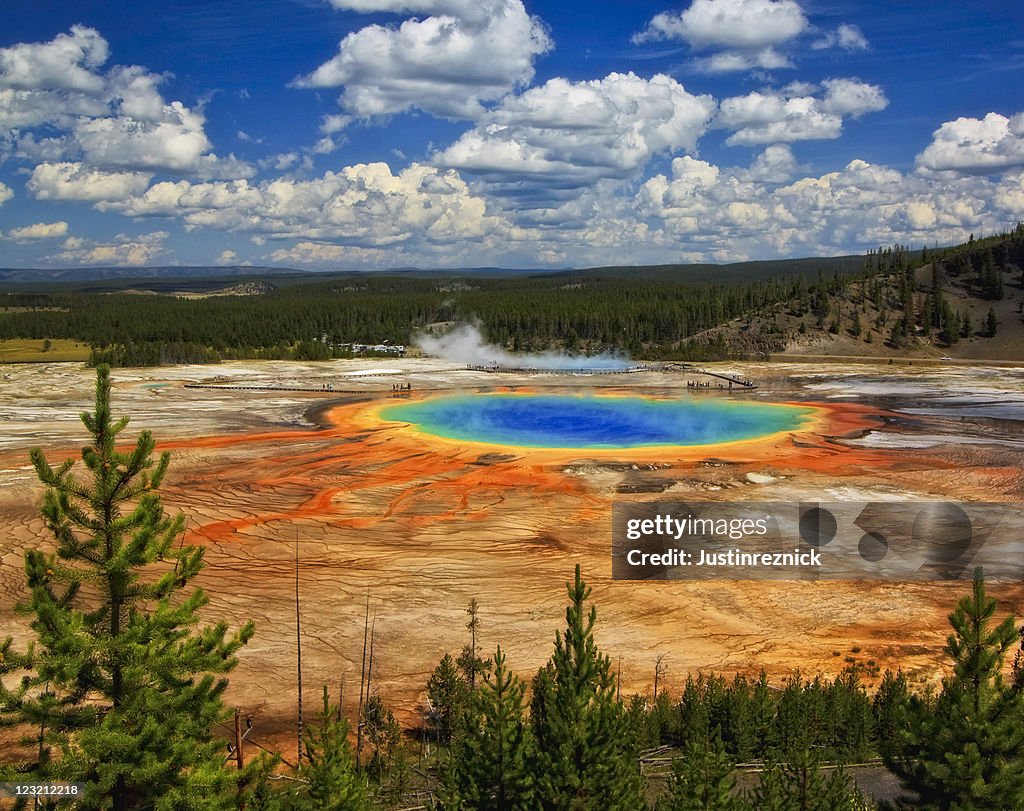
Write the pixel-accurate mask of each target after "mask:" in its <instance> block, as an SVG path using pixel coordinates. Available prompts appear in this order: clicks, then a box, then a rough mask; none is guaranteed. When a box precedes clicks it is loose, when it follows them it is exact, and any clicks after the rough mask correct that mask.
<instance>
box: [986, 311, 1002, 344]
mask: <svg viewBox="0 0 1024 811" xmlns="http://www.w3.org/2000/svg"><path fill="white" fill-rule="evenodd" d="M998 330H999V321H998V320H997V319H996V311H995V309H994V308H992V307H989V308H988V315H986V316H985V337H987V338H994V337H995V336H996V332H997V331H998Z"/></svg>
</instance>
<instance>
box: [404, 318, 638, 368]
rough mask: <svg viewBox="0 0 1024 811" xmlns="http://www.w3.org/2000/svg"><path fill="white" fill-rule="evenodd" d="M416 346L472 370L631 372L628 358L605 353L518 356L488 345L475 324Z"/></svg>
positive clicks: (422, 340) (420, 341) (423, 337)
mask: <svg viewBox="0 0 1024 811" xmlns="http://www.w3.org/2000/svg"><path fill="white" fill-rule="evenodd" d="M416 345H417V346H418V347H419V348H420V349H422V350H423V351H424V352H426V353H427V354H430V355H434V356H436V357H439V358H443V359H444V360H447V361H451V362H453V363H464V364H467V365H472V366H493V365H498V366H509V367H516V368H525V369H545V370H549V371H553V370H571V369H629V368H632V366H633V364H632V363H630V360H629V358H628V357H625V356H622V355H612V354H608V353H604V354H601V355H580V354H578V353H576V354H571V353H567V352H540V353H532V354H517V353H513V352H508V351H507V350H505V349H502V348H501V347H500V346H495V345H494V344H490V343H488V342H487V341H486V340H485V339H484V336H483V335H482V334H481V333H480V329H479V327H477V326H476V325H475V324H462V325H460V326H458V327H456V328H455V329H453V330H451V331H450V332H446V333H445V334H444V335H440V336H434V335H420V336H419V337H418V338H417V339H416Z"/></svg>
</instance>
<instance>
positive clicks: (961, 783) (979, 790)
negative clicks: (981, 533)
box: [886, 568, 1024, 811]
mask: <svg viewBox="0 0 1024 811" xmlns="http://www.w3.org/2000/svg"><path fill="white" fill-rule="evenodd" d="M995 610H996V601H995V600H994V599H993V598H991V597H989V596H988V595H987V594H986V592H985V581H984V579H983V577H982V572H981V569H980V568H979V569H977V570H975V573H974V582H973V587H972V592H971V594H970V595H969V596H967V597H964V598H963V599H961V600H960V602H959V603H958V604H957V607H956V610H955V611H953V613H951V614H950V615H949V623H950V625H951V626H952V627H953V633H952V634H950V636H949V638H948V640H947V642H946V652H947V653H948V654H949V656H950V658H951V659H952V660H953V675H952V676H951V677H950V678H948V679H946V680H945V681H944V683H943V689H942V693H941V694H940V695H939V697H938V700H937V701H936V702H935V704H934V706H930V705H927V704H918V705H917V706H916V707H915V705H914V704H911V711H910V713H909V714H910V716H911V717H910V724H909V727H910V729H909V731H908V732H906V733H904V735H903V740H902V746H901V747H900V751H899V752H898V753H897V754H896V755H891V756H889V757H887V758H886V765H888V766H889V768H890V769H892V770H893V771H894V772H895V773H896V774H897V775H899V777H900V778H901V780H902V782H903V785H904V787H906V788H907V789H911V790H913V791H914V792H916V793H917V794H918V796H919V797H920V806H921V807H922V808H927V809H943V810H944V809H972V811H988V809H991V810H992V811H995V810H996V809H1000V810H1001V811H1003V810H1005V809H1018V808H1024V707H1022V700H1024V698H1022V694H1021V693H1020V692H1018V691H1017V690H1015V689H1014V688H1013V686H1012V685H1011V686H1007V685H1004V684H1003V678H1002V669H1003V662H1004V660H1005V657H1006V654H1007V652H1008V651H1009V650H1010V648H1011V647H1012V646H1013V645H1014V643H1015V642H1016V641H1017V639H1018V635H1017V630H1016V628H1015V627H1014V620H1013V617H1006V618H1005V619H1004V620H1003V621H1002V622H1001V623H999V624H998V625H996V626H995V627H993V626H992V616H993V614H994V613H995ZM915 709H916V711H914V710H915Z"/></svg>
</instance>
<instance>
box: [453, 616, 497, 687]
mask: <svg viewBox="0 0 1024 811" xmlns="http://www.w3.org/2000/svg"><path fill="white" fill-rule="evenodd" d="M466 613H467V614H468V615H469V622H467V623H466V630H467V631H469V643H468V644H467V645H466V646H465V647H464V648H463V649H462V653H460V654H459V658H458V659H456V660H455V663H456V664H457V665H458V666H459V668H460V669H461V670H462V672H463V674H464V676H465V678H466V681H467V682H469V686H470V687H472V688H475V687H476V677H477V676H479V675H480V674H481V673H483V672H484V670H486V669H487V668H488V667H489V666H490V662H488V661H486V660H484V659H481V658H480V657H479V656H477V650H478V647H477V641H476V634H477V631H478V630H480V616H479V615H480V606H479V605H478V604H477V601H476V597H473V598H472V599H471V600H470V601H469V606H468V607H467V608H466Z"/></svg>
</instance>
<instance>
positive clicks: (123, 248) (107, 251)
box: [46, 231, 168, 267]
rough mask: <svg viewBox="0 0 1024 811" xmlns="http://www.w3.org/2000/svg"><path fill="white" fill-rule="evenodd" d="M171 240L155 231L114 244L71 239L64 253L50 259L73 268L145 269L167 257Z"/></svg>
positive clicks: (123, 237) (125, 237) (118, 239)
mask: <svg viewBox="0 0 1024 811" xmlns="http://www.w3.org/2000/svg"><path fill="white" fill-rule="evenodd" d="M167 237H168V234H167V232H166V231H154V232H152V233H149V234H141V235H140V236H136V237H132V236H128V235H127V234H118V235H117V236H115V237H114V238H113V239H112V240H111V241H110V242H97V241H94V240H91V239H82V238H80V237H68V238H67V239H66V240H64V242H63V243H62V245H61V250H60V251H58V252H57V253H54V254H52V255H50V256H48V257H46V259H47V260H48V261H50V262H55V263H60V264H69V265H116V266H121V267H128V266H131V267H141V266H143V265H149V264H151V263H152V262H153V260H154V259H156V258H157V257H159V256H161V255H163V254H165V253H167V249H166V248H165V247H164V243H165V242H166V240H167Z"/></svg>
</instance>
